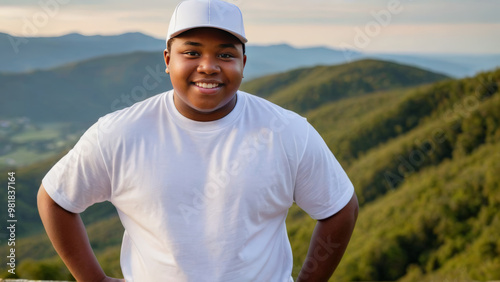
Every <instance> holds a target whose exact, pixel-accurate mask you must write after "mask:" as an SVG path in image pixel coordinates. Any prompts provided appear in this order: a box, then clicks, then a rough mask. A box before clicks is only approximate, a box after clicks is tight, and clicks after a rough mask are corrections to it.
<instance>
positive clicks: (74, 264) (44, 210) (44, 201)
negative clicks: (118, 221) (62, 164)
mask: <svg viewBox="0 0 500 282" xmlns="http://www.w3.org/2000/svg"><path fill="white" fill-rule="evenodd" d="M37 202H38V212H39V213H40V218H41V219H42V223H43V225H44V227H45V230H46V232H47V235H48V236H49V239H50V241H51V242H52V245H53V246H54V249H55V250H56V251H57V253H58V254H59V256H60V257H61V259H62V260H63V262H64V263H65V264H66V266H67V267H68V269H69V271H70V272H71V274H72V275H73V276H74V277H75V279H76V280H77V281H96V282H101V281H102V282H104V281H109V282H112V281H124V280H122V279H115V278H109V277H107V276H106V274H105V273H104V271H103V270H102V268H101V266H100V265H99V262H98V261H97V258H96V257H95V255H94V252H93V251H92V247H91V246H90V242H89V239H88V236H87V232H86V230H85V226H84V225H83V222H82V219H81V217H80V215H79V214H76V213H71V212H69V211H67V210H65V209H63V208H62V207H61V206H59V205H58V204H57V203H56V202H54V200H52V198H51V197H50V196H49V195H48V194H47V192H46V191H45V188H44V187H43V185H41V186H40V189H39V190H38V196H37Z"/></svg>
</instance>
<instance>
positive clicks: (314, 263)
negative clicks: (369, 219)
mask: <svg viewBox="0 0 500 282" xmlns="http://www.w3.org/2000/svg"><path fill="white" fill-rule="evenodd" d="M357 216H358V200H357V198H356V195H353V197H352V198H351V200H350V201H349V203H348V204H347V205H346V206H345V207H344V208H343V209H342V210H341V211H339V212H338V213H336V214H334V215H333V216H331V217H329V218H327V219H324V220H319V221H318V222H317V223H316V228H315V229H314V232H313V234H312V237H311V243H310V245H309V250H308V252H307V257H306V260H305V261H304V265H303V266H302V269H301V270H300V273H299V277H298V279H297V282H305V281H315V282H318V281H328V279H329V278H330V277H331V276H332V274H333V272H334V271H335V269H336V268H337V265H338V264H339V262H340V260H341V259H342V256H343V255H344V252H345V249H346V248H347V244H348V243H349V239H350V238H351V235H352V231H353V230H354V224H355V223H356V219H357Z"/></svg>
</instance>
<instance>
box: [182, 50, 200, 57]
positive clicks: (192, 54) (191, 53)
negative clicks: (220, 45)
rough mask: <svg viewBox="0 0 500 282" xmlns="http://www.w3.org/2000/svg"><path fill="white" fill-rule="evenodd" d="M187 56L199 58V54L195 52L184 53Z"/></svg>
mask: <svg viewBox="0 0 500 282" xmlns="http://www.w3.org/2000/svg"><path fill="white" fill-rule="evenodd" d="M184 54H185V55H188V56H191V57H195V56H198V55H199V54H198V52H194V51H187V52H184Z"/></svg>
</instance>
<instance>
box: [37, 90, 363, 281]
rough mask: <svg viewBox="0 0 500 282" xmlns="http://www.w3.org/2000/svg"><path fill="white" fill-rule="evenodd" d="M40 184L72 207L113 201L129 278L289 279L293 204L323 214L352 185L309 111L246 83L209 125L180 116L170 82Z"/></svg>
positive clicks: (90, 137) (95, 134) (337, 205)
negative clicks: (302, 112) (288, 223)
mask: <svg viewBox="0 0 500 282" xmlns="http://www.w3.org/2000/svg"><path fill="white" fill-rule="evenodd" d="M43 185H44V187H45V189H46V190H47V193H48V194H49V195H50V196H51V197H52V199H53V200H54V201H55V202H57V203H58V204H59V205H60V206H62V207H63V208H64V209H66V210H68V211H71V212H75V213H80V212H82V211H84V210H85V209H86V208H87V207H89V206H90V205H92V204H94V203H96V202H102V201H110V202H111V203H113V205H114V206H115V207H116V209H117V211H118V214H119V216H120V219H121V222H122V224H123V226H124V227H125V234H124V237H123V243H122V250H121V259H120V261H121V267H122V271H123V274H124V276H125V279H126V280H127V281H238V282H241V281H292V278H291V272H292V266H293V262H292V252H291V248H290V243H289V241H288V236H287V231H286V227H285V218H286V216H287V212H288V209H289V207H290V206H291V205H292V203H293V202H294V201H295V202H296V203H297V204H298V205H299V206H300V207H301V208H302V209H304V210H305V211H306V212H307V213H308V214H309V215H310V216H311V217H313V218H315V219H323V218H327V217H329V216H331V215H333V214H335V213H336V212H338V211H339V210H341V209H342V208H343V207H344V206H345V205H346V204H347V203H348V201H349V200H350V198H351V197H352V194H353V192H354V189H353V186H352V184H351V182H350V180H349V178H348V177H347V175H346V174H345V172H344V170H343V169H342V167H341V166H340V165H339V163H338V162H337V160H336V159H335V158H334V156H333V155H332V153H331V152H330V151H329V149H328V147H327V146H326V144H325V143H324V141H323V139H322V138H321V137H320V136H319V134H318V133H317V132H316V131H315V130H314V128H312V126H311V125H310V124H309V123H308V122H307V121H306V120H305V119H304V118H302V117H300V116H298V115H297V114H295V113H293V112H290V111H288V110H285V109H283V108H281V107H279V106H276V105H274V104H272V103H270V102H268V101H266V100H264V99H261V98H259V97H256V96H253V95H250V94H248V93H244V92H241V91H239V92H238V93H237V103H236V106H235V108H234V109H233V111H231V113H229V114H228V115H227V116H225V117H224V118H222V119H219V120H216V121H211V122H197V121H193V120H190V119H187V118H186V117H184V116H182V115H181V114H180V113H179V112H178V111H177V110H176V108H175V106H174V104H173V92H172V91H169V92H165V93H162V94H159V95H156V96H154V97H151V98H149V99H147V100H145V101H142V102H139V103H136V104H135V105H133V106H131V107H129V108H126V109H123V110H120V111H117V112H114V113H111V114H108V115H106V116H104V117H102V118H101V119H99V121H98V122H97V123H96V124H94V125H93V126H92V127H91V128H90V129H88V131H87V132H86V133H85V134H84V135H83V136H82V138H81V139H80V141H79V142H78V143H77V144H76V145H75V147H74V148H73V149H72V150H71V151H70V152H69V153H68V154H67V155H66V156H65V157H63V158H62V159H61V160H60V161H59V162H58V163H57V164H56V165H55V166H54V167H53V168H52V169H51V170H50V171H49V173H48V174H47V175H46V176H45V178H44V179H43Z"/></svg>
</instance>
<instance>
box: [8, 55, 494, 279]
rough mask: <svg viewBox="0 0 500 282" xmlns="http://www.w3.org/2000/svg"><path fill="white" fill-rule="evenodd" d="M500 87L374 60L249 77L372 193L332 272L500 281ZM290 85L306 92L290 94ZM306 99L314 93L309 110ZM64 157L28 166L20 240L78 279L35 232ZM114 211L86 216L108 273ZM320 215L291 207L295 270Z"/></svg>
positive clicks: (117, 230) (38, 263)
mask: <svg viewBox="0 0 500 282" xmlns="http://www.w3.org/2000/svg"><path fill="white" fill-rule="evenodd" d="M356 64H361V65H357V66H356ZM342 68H345V69H346V70H345V71H340V70H341V69H342ZM347 69H350V70H349V71H347ZM368 70H371V71H368ZM335 71H337V73H336V75H332V76H329V75H330V73H331V72H335ZM312 73H315V74H316V75H312ZM322 76H324V77H330V78H329V79H326V78H325V80H321V79H320V77H322ZM340 76H342V77H343V79H341V80H339V81H338V85H339V87H340V86H342V87H344V88H343V89H346V90H345V91H337V90H336V89H335V88H334V87H333V88H332V86H329V87H330V88H328V87H326V86H321V85H322V84H325V83H326V84H328V83H329V82H330V80H332V79H333V80H335V79H339V77H340ZM314 79H318V80H317V81H316V83H317V87H318V88H321V87H324V89H330V90H328V91H325V92H323V91H319V92H317V93H318V94H317V95H313V94H312V93H315V92H314V91H312V90H310V89H312V88H308V87H313V85H314ZM437 80H439V81H437ZM434 81H437V82H434ZM309 82H311V83H310V84H309ZM264 85H268V86H269V88H267V89H265V88H264V87H263V86H264ZM289 85H295V86H296V87H297V88H294V87H291V86H290V87H288V86H289ZM300 87H304V88H303V89H302V90H297V89H300ZM499 87H500V70H497V71H492V72H487V73H482V74H479V75H477V76H475V77H471V78H466V79H461V80H452V79H449V78H445V77H442V76H440V75H437V74H432V73H431V74H429V73H426V72H422V71H421V70H418V69H414V68H409V67H406V66H400V65H395V64H392V63H386V62H377V61H370V60H368V61H360V62H354V63H351V64H347V65H341V66H331V67H316V68H307V69H301V70H295V71H292V72H288V73H283V74H280V75H276V76H271V77H265V78H261V79H259V80H256V81H251V82H249V83H247V84H245V85H243V89H245V90H248V91H250V92H256V93H258V94H259V95H262V96H264V97H266V98H267V99H270V100H272V101H275V102H278V103H282V105H284V106H287V104H286V103H290V104H288V106H287V107H290V108H294V109H299V111H300V112H301V113H302V114H304V115H305V116H306V117H307V118H308V120H309V121H310V122H311V123H312V124H313V125H314V126H315V127H316V129H317V130H318V131H319V132H320V134H321V135H322V136H323V138H324V139H325V141H326V142H327V144H328V146H329V147H330V149H331V150H332V152H333V153H334V154H335V155H336V157H337V158H338V159H339V161H340V162H341V164H342V165H343V166H344V168H345V169H346V171H347V172H348V175H349V176H350V178H351V180H352V182H353V183H354V186H355V188H356V193H357V195H358V197H359V200H360V203H361V209H360V214H359V217H358V223H357V226H356V229H355V231H354V234H353V238H352V240H351V243H350V245H349V247H348V249H347V252H346V254H345V257H344V259H343V260H342V262H341V264H340V265H339V267H338V269H337V271H336V273H335V274H334V277H333V278H332V281H394V280H401V281H446V280H448V281H468V280H480V281H484V280H499V279H500V241H499V240H498V234H500V213H499V211H500V174H499V173H498V172H499V171H500V111H499V109H500V91H499ZM304 89H308V90H304ZM304 91H309V92H307V93H303V92H304ZM270 93H274V94H270ZM285 93H289V95H290V96H291V97H292V96H293V97H302V98H293V99H290V100H286V99H285V100H282V101H283V102H279V101H280V100H279V99H281V98H280V97H283V99H284V97H286V96H287V95H286V94H285ZM308 93H309V95H306V94H308ZM299 94H302V96H300V95H299ZM332 97H333V98H332ZM301 99H302V100H301ZM318 99H322V100H321V101H317V100H318ZM305 100H311V101H312V102H313V103H312V104H308V106H306V107H304V108H302V101H305ZM54 161H55V159H53V160H51V161H48V162H45V163H40V164H37V165H33V166H31V167H29V168H24V169H18V170H17V174H18V176H19V183H18V188H17V189H18V191H19V192H18V193H19V195H22V196H20V198H19V199H18V203H19V204H20V206H21V207H22V208H21V209H20V210H22V212H20V213H19V214H20V215H22V216H23V217H24V218H23V222H24V224H26V226H28V224H31V225H30V228H29V230H21V231H20V232H23V233H20V234H25V237H24V238H22V237H20V238H19V239H18V243H19V248H18V250H19V252H18V253H17V256H18V258H19V268H18V270H19V271H18V273H19V274H20V275H21V277H23V278H30V279H54V278H58V279H66V278H67V277H68V273H67V270H65V268H64V267H63V266H62V264H61V261H60V260H59V259H57V258H56V257H55V253H54V251H53V250H52V248H51V246H50V243H49V241H48V239H47V238H46V236H45V235H38V234H39V233H38V234H37V233H36V232H40V223H39V221H37V220H38V219H37V215H36V214H35V212H36V211H35V208H34V198H33V197H34V195H35V194H36V189H38V183H39V182H40V180H41V177H42V176H43V174H44V173H45V172H46V171H47V170H48V168H49V167H50V165H51V164H52V163H53V162H54ZM112 211H113V209H112V208H111V207H110V206H109V205H105V206H101V207H97V208H95V209H92V210H89V211H88V212H86V214H85V217H86V221H87V222H88V223H89V227H88V230H89V236H90V238H91V242H92V244H93V246H94V247H95V251H96V253H97V256H98V258H99V260H100V261H101V263H102V264H103V266H104V268H105V270H106V271H107V272H108V273H109V274H111V275H116V274H118V275H119V259H118V254H119V250H120V247H119V244H120V240H121V239H120V238H121V231H122V227H121V226H120V224H119V222H118V220H117V218H116V216H114V214H113V212H112ZM4 221H5V220H4ZM314 224H315V222H314V221H313V220H312V219H311V218H309V217H308V216H307V215H305V214H304V213H303V212H302V211H300V210H299V209H298V208H297V207H296V206H293V207H292V209H291V210H290V213H289V216H288V218H287V229H288V233H289V235H290V241H291V243H292V248H293V254H294V270H293V275H294V277H296V275H297V273H298V270H299V268H300V266H301V265H302V263H303V262H304V258H305V255H306V252H307V249H306V248H307V246H308V245H309V240H310V236H311V233H312V230H313V227H314ZM31 226H32V227H31ZM25 229H28V228H25ZM30 232H33V233H35V234H33V233H32V234H30ZM3 237H5V235H4V236H3ZM2 242H4V241H2ZM5 247H6V244H4V243H2V247H1V248H5ZM1 250H3V249H1ZM27 258H32V259H31V260H30V259H27ZM3 260H5V258H4V259H3ZM3 260H1V261H0V263H2V264H4V265H5V263H4V261H3ZM37 273H38V274H37ZM40 273H45V274H46V276H43V277H41V274H40ZM37 275H38V276H37Z"/></svg>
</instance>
